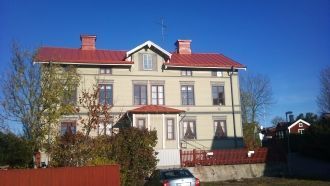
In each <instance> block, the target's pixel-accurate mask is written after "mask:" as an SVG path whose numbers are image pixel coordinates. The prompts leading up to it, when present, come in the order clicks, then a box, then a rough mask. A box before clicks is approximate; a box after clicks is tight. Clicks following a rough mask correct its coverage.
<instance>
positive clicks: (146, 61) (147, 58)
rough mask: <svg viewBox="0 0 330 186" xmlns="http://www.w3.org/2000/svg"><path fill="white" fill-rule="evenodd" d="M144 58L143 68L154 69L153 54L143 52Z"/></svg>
mask: <svg viewBox="0 0 330 186" xmlns="http://www.w3.org/2000/svg"><path fill="white" fill-rule="evenodd" d="M142 60H143V70H152V69H153V66H152V65H153V64H152V55H151V54H142Z"/></svg>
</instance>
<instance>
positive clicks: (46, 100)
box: [1, 44, 79, 151]
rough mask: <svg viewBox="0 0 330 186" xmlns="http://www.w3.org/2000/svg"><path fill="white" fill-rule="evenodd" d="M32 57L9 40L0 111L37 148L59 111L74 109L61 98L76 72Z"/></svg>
mask: <svg viewBox="0 0 330 186" xmlns="http://www.w3.org/2000/svg"><path fill="white" fill-rule="evenodd" d="M34 58H35V53H34V52H30V51H27V50H22V49H21V48H20V47H19V46H18V45H17V44H13V47H12V58H11V66H10V69H9V70H8V73H7V74H6V76H5V77H6V78H5V79H4V81H3V82H2V84H1V86H2V94H3V98H2V100H1V109H2V113H1V115H2V117H3V118H4V119H5V120H12V121H15V122H19V123H21V124H22V127H23V136H24V137H25V138H26V139H27V140H29V142H30V143H31V144H32V145H31V148H33V150H34V151H37V150H38V149H40V148H41V147H42V143H44V142H45V137H46V135H47V134H49V133H50V131H52V130H51V128H53V127H58V126H57V124H58V121H59V119H60V117H61V115H63V114H69V113H72V112H74V106H73V105H72V104H65V103H64V100H65V98H66V97H70V96H72V94H73V92H72V90H73V89H74V88H75V87H77V85H78V83H79V76H78V74H77V73H76V69H75V68H73V67H67V68H65V69H64V68H63V67H62V66H59V65H54V64H52V63H48V64H43V65H40V64H33V62H34V61H35V60H34Z"/></svg>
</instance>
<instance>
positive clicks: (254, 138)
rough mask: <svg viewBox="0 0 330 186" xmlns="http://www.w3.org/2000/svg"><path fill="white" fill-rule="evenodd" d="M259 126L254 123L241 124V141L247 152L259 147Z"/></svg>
mask: <svg viewBox="0 0 330 186" xmlns="http://www.w3.org/2000/svg"><path fill="white" fill-rule="evenodd" d="M258 131H259V126H258V124H256V123H243V140H244V144H245V147H246V148H247V149H248V150H254V149H256V148H259V147H260V145H261V142H260V139H259V136H258Z"/></svg>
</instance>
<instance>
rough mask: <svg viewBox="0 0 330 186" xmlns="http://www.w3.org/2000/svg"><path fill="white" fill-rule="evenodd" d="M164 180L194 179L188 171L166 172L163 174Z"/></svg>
mask: <svg viewBox="0 0 330 186" xmlns="http://www.w3.org/2000/svg"><path fill="white" fill-rule="evenodd" d="M162 174H163V177H164V179H167V180H169V179H176V178H187V177H194V176H193V175H192V174H191V173H190V172H189V171H188V170H168V171H164V172H163V173H162Z"/></svg>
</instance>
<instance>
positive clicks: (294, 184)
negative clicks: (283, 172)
mask: <svg viewBox="0 0 330 186" xmlns="http://www.w3.org/2000/svg"><path fill="white" fill-rule="evenodd" d="M227 185H237V186H248V185H258V186H266V185H267V186H268V185H275V186H276V185H279V186H284V185H285V186H286V185H289V186H310V185H316V186H330V181H321V180H305V179H295V178H273V177H261V178H251V179H242V180H231V181H219V182H204V183H201V186H227Z"/></svg>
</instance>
